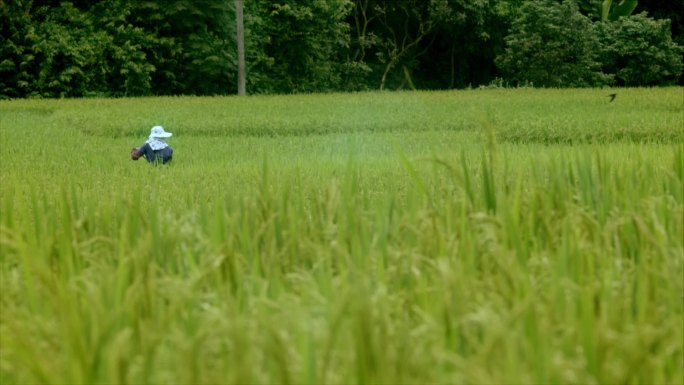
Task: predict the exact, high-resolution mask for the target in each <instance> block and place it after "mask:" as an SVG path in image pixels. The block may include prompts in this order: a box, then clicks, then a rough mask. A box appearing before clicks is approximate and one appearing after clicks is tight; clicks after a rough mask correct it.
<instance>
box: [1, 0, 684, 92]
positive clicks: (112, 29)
mask: <svg viewBox="0 0 684 385" xmlns="http://www.w3.org/2000/svg"><path fill="white" fill-rule="evenodd" d="M570 3H572V4H570ZM628 3H630V4H631V5H630V4H628ZM606 4H607V5H608V8H606V9H607V11H606V12H607V13H606V14H605V15H602V14H601V12H602V11H601V10H602V9H603V8H602V6H604V5H606ZM683 4H684V0H673V1H658V0H639V1H638V3H637V1H636V0H621V1H617V0H615V1H612V2H611V1H609V0H608V1H604V0H576V1H571V0H566V1H560V0H244V7H245V28H246V31H245V32H246V33H245V36H246V37H245V39H246V41H245V46H246V61H247V91H248V92H249V93H253V94H254V93H298V92H328V91H359V90H372V89H413V88H418V89H451V88H466V87H477V86H489V85H497V86H501V85H511V86H516V85H521V84H525V85H530V84H532V85H535V86H553V87H571V86H602V85H617V86H623V85H624V86H642V85H648V86H653V85H667V84H677V83H678V84H683V80H682V75H681V74H682V46H684V28H683V27H682V24H683V22H684V21H683V20H682V12H681V11H682V5H683ZM234 6H235V2H234V0H196V1H195V0H157V1H136V0H99V1H88V0H72V1H59V0H34V1H28V0H0V29H1V31H2V33H1V36H0V97H2V98H21V97H80V96H137V95H222V94H234V93H235V92H236V89H237V48H236V47H237V43H236V31H235V24H236V23H235V7H234ZM561 7H564V8H561ZM562 12H566V13H567V12H570V13H573V14H575V13H576V16H573V17H572V19H573V20H576V22H575V23H572V24H568V25H569V26H571V28H576V29H577V30H564V31H561V32H564V33H559V31H554V29H553V28H546V27H544V25H548V24H549V23H545V21H548V18H550V17H554V16H552V15H561V13H562ZM603 16H605V17H603ZM556 17H557V16H556ZM529 31H535V32H534V33H532V32H529ZM563 36H566V37H568V38H571V37H572V36H584V37H585V38H586V44H585V46H584V48H583V50H582V51H581V53H579V54H580V55H581V57H575V56H577V55H578V54H577V53H575V54H572V55H570V56H568V57H566V58H565V59H564V62H563V69H562V71H563V72H564V73H563V74H558V72H559V70H558V68H556V69H555V72H553V71H550V72H549V73H539V71H536V72H531V70H529V68H531V67H530V65H534V68H544V67H545V66H546V67H549V66H551V65H553V63H552V62H545V60H547V58H555V59H557V58H558V57H559V56H560V55H562V54H564V53H562V52H550V49H548V48H545V49H539V50H535V51H532V52H534V53H533V54H530V53H525V52H523V51H521V49H522V48H521V47H527V48H529V47H530V46H534V45H535V44H538V45H539V47H564V46H565V45H566V41H564V40H563ZM644 46H646V47H648V49H645V48H643V47H644ZM524 55H525V56H524ZM530 55H532V57H530ZM521 57H528V58H529V59H530V63H531V64H530V63H523V62H521V61H520V59H519V58H521ZM525 61H527V60H525ZM587 71H589V72H587ZM575 73H578V74H585V75H583V76H584V78H582V81H577V77H576V76H574V74H575ZM642 74H643V75H642Z"/></svg>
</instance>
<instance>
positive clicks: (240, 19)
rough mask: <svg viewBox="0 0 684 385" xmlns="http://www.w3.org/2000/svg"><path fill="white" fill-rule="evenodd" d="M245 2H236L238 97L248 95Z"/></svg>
mask: <svg viewBox="0 0 684 385" xmlns="http://www.w3.org/2000/svg"><path fill="white" fill-rule="evenodd" d="M243 7H244V0H235V16H236V19H237V20H236V23H237V51H238V52H237V54H238V95H240V96H244V95H246V94H247V86H246V84H247V75H246V73H245V72H246V70H245V67H246V66H245V24H244V15H243Z"/></svg>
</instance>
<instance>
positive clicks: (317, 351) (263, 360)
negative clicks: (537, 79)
mask: <svg viewBox="0 0 684 385" xmlns="http://www.w3.org/2000/svg"><path fill="white" fill-rule="evenodd" d="M603 92H604V91H599V90H564V91H560V90H482V91H480V90H472V91H461V92H433V93H399V94H385V93H368V94H351V95H310V96H288V97H284V96H269V97H250V98H247V99H245V100H243V99H237V98H143V99H116V100H105V99H84V100H60V101H57V100H33V101H27V100H18V101H2V102H0V140H1V142H0V143H2V145H1V146H0V161H1V166H2V167H0V307H1V308H0V310H2V311H0V382H2V383H3V384H4V383H7V384H15V383H16V384H21V383H48V384H50V383H55V384H61V383H84V384H85V383H113V382H116V383H197V384H202V383H212V384H215V383H316V384H319V383H331V384H342V383H344V384H347V383H399V384H412V383H421V384H424V383H672V384H676V383H682V382H683V381H684V368H683V367H682V365H681V362H682V360H683V359H684V346H683V345H684V344H683V343H682V341H683V340H684V335H683V331H682V328H681V325H682V320H683V319H684V318H683V314H684V307H683V305H682V297H681V296H682V293H684V283H683V282H682V279H681V277H682V276H683V275H684V239H683V237H682V236H681V235H682V234H684V182H683V181H684V147H683V145H682V141H681V140H680V139H678V138H679V136H677V135H674V136H672V137H670V139H668V140H650V139H649V140H631V139H629V140H627V139H625V138H624V137H621V138H618V137H617V136H612V135H606V136H605V140H593V139H592V140H584V139H582V140H576V141H575V140H571V141H567V142H566V141H564V140H563V141H558V140H555V139H544V138H545V137H544V136H543V135H547V136H548V138H553V137H554V135H570V134H568V133H565V131H564V130H570V131H572V130H576V131H572V132H577V133H581V135H580V137H583V138H598V137H599V136H600V135H603V134H597V133H600V132H610V131H611V130H612V131H615V130H619V128H620V126H621V125H622V124H623V123H624V122H627V121H629V119H632V118H634V119H639V120H637V121H638V122H639V123H638V125H637V123H634V125H633V126H630V127H631V128H629V129H630V130H637V129H638V130H643V132H648V133H649V134H648V135H653V136H652V137H657V136H658V135H660V134H658V133H659V132H661V133H662V132H666V131H667V130H668V129H671V128H672V127H675V128H676V127H681V124H682V120H681V119H682V109H681V103H679V102H680V101H681V99H680V96H681V89H679V88H672V89H669V88H668V89H625V90H624V91H623V90H620V91H619V93H620V95H619V99H616V102H614V103H612V104H599V103H602V102H605V100H604V99H603V97H604V96H603ZM636 99H641V100H640V101H639V102H637V100H636ZM618 102H622V103H623V104H616V103H618ZM637 105H638V106H641V107H643V109H644V110H643V112H644V113H643V114H639V113H638V112H639V111H635V106H637ZM497 106H499V107H500V108H496V107H497ZM264 111H269V112H270V113H269V114H265V113H263V112H264ZM492 111H494V112H492ZM150 121H155V123H152V124H157V123H161V124H164V125H165V126H166V127H168V129H169V131H172V132H174V137H173V138H172V139H171V140H170V141H169V142H170V143H171V145H172V146H173V147H174V150H175V154H174V160H173V163H172V164H171V165H170V166H169V167H149V166H148V165H146V164H140V163H133V162H131V161H130V160H128V159H127V158H126V157H127V153H128V149H130V147H131V146H132V145H133V144H135V143H136V142H138V141H142V140H144V138H145V134H146V132H145V131H146V130H147V129H149V127H147V126H148V125H151V124H148V123H149V122H150ZM525 122H527V126H529V127H536V128H535V130H537V128H539V130H537V131H535V134H534V135H540V136H539V138H540V140H536V139H530V140H522V139H520V140H519V139H516V138H514V137H513V136H510V135H515V130H514V128H515V127H524V126H525ZM556 124H557V125H558V126H559V127H558V130H556V129H555V128H554V129H549V130H546V131H545V130H544V129H541V128H543V127H547V128H548V127H553V126H554V125H556ZM630 124H631V123H630ZM677 124H679V126H677ZM146 127H147V128H146ZM241 130H242V131H241ZM507 135H509V136H507ZM520 135H523V136H520V137H519V138H523V137H524V133H523V134H520ZM582 135H584V136H582ZM559 143H567V144H559ZM5 144H11V145H5Z"/></svg>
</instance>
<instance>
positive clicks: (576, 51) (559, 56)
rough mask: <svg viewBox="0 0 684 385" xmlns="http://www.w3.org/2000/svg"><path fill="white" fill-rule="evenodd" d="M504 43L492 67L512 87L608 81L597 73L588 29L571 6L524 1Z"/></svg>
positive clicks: (595, 40)
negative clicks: (494, 67) (502, 75)
mask: <svg viewBox="0 0 684 385" xmlns="http://www.w3.org/2000/svg"><path fill="white" fill-rule="evenodd" d="M505 40H506V50H505V52H504V53H503V54H502V55H500V56H498V57H497V59H496V62H497V65H498V66H499V68H500V69H501V71H502V72H503V74H504V77H505V78H506V79H507V80H508V81H510V82H512V83H514V84H534V85H535V86H541V87H588V86H599V85H602V84H607V83H609V82H610V81H611V78H610V76H608V75H605V74H604V73H602V72H601V66H600V63H599V61H598V59H599V58H598V55H599V52H600V43H599V41H598V38H597V36H596V34H595V32H594V30H593V25H592V23H591V21H590V20H589V19H588V18H587V17H586V16H583V15H582V14H580V13H579V10H578V7H577V5H576V4H575V3H574V2H571V1H566V2H563V3H562V4H558V3H557V2H554V1H551V0H530V1H528V2H526V3H525V4H524V5H523V7H522V9H521V11H520V16H519V17H518V18H517V19H516V20H515V21H514V22H513V25H512V28H511V33H510V34H509V36H507V37H506V39H505Z"/></svg>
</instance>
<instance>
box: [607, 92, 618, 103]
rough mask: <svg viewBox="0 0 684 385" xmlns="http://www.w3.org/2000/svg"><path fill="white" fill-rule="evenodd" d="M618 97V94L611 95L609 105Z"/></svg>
mask: <svg viewBox="0 0 684 385" xmlns="http://www.w3.org/2000/svg"><path fill="white" fill-rule="evenodd" d="M616 96H617V94H609V95H608V97H609V98H610V101H609V102H608V103H612V102H613V100H615V97H616Z"/></svg>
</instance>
